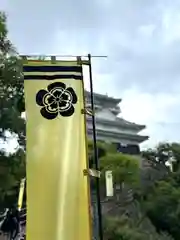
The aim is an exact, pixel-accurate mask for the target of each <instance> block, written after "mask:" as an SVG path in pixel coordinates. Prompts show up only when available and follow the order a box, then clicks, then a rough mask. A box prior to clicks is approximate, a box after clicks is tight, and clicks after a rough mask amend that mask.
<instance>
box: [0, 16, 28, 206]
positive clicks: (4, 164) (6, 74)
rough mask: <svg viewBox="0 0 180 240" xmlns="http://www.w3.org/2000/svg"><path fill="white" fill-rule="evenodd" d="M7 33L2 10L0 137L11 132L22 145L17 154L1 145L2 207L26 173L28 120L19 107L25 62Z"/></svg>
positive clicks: (0, 24) (0, 27) (0, 29)
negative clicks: (24, 117) (25, 151)
mask: <svg viewBox="0 0 180 240" xmlns="http://www.w3.org/2000/svg"><path fill="white" fill-rule="evenodd" d="M7 33H8V31H7V25H6V15H5V14H4V13H3V12H0V138H1V140H2V141H5V142H7V143H8V138H9V137H7V136H8V135H9V133H10V134H11V137H14V138H16V139H17V141H18V142H19V147H20V148H19V150H16V151H15V153H7V152H5V151H4V149H3V148H0V179H1V184H0V208H1V207H2V206H4V199H6V202H7V201H8V200H7V199H8V196H10V197H12V195H13V196H15V195H14V192H12V188H13V187H14V186H15V185H17V184H18V182H19V181H20V179H21V178H22V176H24V175H25V154H24V151H23V148H24V146H25V121H24V120H23V119H22V118H21V112H20V111H19V109H18V102H19V99H22V98H23V78H22V65H21V61H20V59H19V56H18V54H17V53H16V51H15V48H14V47H13V46H12V44H11V42H10V41H9V39H8V38H7ZM7 133H8V134H7ZM12 198H13V197H12ZM14 200H15V199H14Z"/></svg>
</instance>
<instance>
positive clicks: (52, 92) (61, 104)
mask: <svg viewBox="0 0 180 240" xmlns="http://www.w3.org/2000/svg"><path fill="white" fill-rule="evenodd" d="M36 103H37V104H38V105H39V106H41V107H42V108H41V110H40V112H41V115H42V116H43V117H44V118H46V119H49V120H51V119H54V118H56V117H57V116H58V114H59V115H61V116H63V117H70V116H71V115H73V113H74V106H73V104H76V103H77V95H76V93H75V91H74V90H73V88H72V87H68V88H66V85H65V84H64V83H62V82H55V83H51V84H49V85H48V86H47V90H45V89H41V90H40V91H39V92H38V93H37V94H36Z"/></svg>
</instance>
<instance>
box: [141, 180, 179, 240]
mask: <svg viewBox="0 0 180 240" xmlns="http://www.w3.org/2000/svg"><path fill="white" fill-rule="evenodd" d="M145 207H146V211H147V215H148V217H149V218H150V219H151V221H152V223H153V224H154V226H156V229H157V230H158V231H166V232H168V233H169V234H171V235H172V236H173V237H174V239H180V223H179V219H180V189H179V188H176V187H174V186H173V185H172V184H171V182H168V181H159V182H158V183H157V184H156V186H155V187H154V190H153V191H152V192H151V193H150V194H149V196H148V199H147V200H146V202H145Z"/></svg>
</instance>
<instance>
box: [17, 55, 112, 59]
mask: <svg viewBox="0 0 180 240" xmlns="http://www.w3.org/2000/svg"><path fill="white" fill-rule="evenodd" d="M20 56H21V57H27V58H28V57H35V58H37V57H42V58H47V57H59V58H77V56H75V55H40V54H39V55H36V54H33V55H20ZM80 57H81V58H88V59H89V55H82V56H80ZM91 58H107V56H103V55H94V56H91Z"/></svg>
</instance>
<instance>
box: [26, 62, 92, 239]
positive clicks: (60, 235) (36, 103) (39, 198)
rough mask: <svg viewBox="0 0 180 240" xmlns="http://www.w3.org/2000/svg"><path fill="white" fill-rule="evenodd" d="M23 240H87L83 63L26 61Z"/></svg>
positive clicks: (88, 230) (87, 208)
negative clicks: (25, 188)
mask: <svg viewBox="0 0 180 240" xmlns="http://www.w3.org/2000/svg"><path fill="white" fill-rule="evenodd" d="M23 71H24V87H25V105H26V120H27V123H26V134H27V168H26V171H27V226H26V239H27V240H90V239H91V231H90V225H91V223H90V222H91V221H90V207H89V204H90V201H89V187H88V186H89V183H88V178H87V176H84V175H83V170H84V169H87V167H88V166H87V151H86V134H85V132H86V125H85V117H84V114H82V112H81V110H82V109H84V89H83V78H82V66H81V65H78V63H77V62H76V61H73V62H72V61H71V62H70V61H58V62H56V63H55V64H53V63H51V62H50V61H49V62H48V61H29V62H24V66H23Z"/></svg>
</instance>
